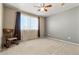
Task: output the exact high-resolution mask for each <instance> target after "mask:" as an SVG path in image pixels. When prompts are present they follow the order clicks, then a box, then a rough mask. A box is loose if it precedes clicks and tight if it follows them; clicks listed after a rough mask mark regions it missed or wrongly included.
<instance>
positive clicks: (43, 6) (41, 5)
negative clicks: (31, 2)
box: [34, 3, 64, 12]
mask: <svg viewBox="0 0 79 59" xmlns="http://www.w3.org/2000/svg"><path fill="white" fill-rule="evenodd" d="M61 6H62V7H63V6H64V3H61ZM34 7H37V8H39V9H38V11H45V12H47V11H48V8H49V7H52V5H51V4H48V5H46V4H45V3H42V4H40V6H34Z"/></svg>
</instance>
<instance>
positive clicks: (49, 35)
mask: <svg viewBox="0 0 79 59" xmlns="http://www.w3.org/2000/svg"><path fill="white" fill-rule="evenodd" d="M48 37H49V38H51V39H55V40H59V41H62V42H66V43H70V44H75V45H79V44H78V43H74V42H70V41H66V40H62V39H58V38H54V37H52V36H51V34H48Z"/></svg>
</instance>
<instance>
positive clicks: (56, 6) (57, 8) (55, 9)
mask: <svg viewBox="0 0 79 59" xmlns="http://www.w3.org/2000/svg"><path fill="white" fill-rule="evenodd" d="M46 4H49V3H46ZM50 4H51V5H52V7H50V8H48V11H47V12H41V11H38V8H36V7H34V6H39V5H40V3H6V4H5V5H7V6H12V7H16V8H18V9H20V10H22V11H25V12H28V13H32V14H35V15H39V16H44V17H47V16H50V15H54V14H57V13H60V12H63V11H66V10H68V9H71V8H74V7H77V6H78V5H79V4H78V3H65V5H64V7H61V4H60V3H50Z"/></svg>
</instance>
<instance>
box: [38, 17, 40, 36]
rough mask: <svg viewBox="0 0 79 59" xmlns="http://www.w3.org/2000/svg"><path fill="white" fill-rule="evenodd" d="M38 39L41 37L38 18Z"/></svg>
mask: <svg viewBox="0 0 79 59" xmlns="http://www.w3.org/2000/svg"><path fill="white" fill-rule="evenodd" d="M38 37H40V17H38Z"/></svg>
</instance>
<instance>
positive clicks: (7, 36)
mask: <svg viewBox="0 0 79 59" xmlns="http://www.w3.org/2000/svg"><path fill="white" fill-rule="evenodd" d="M13 35H14V30H13V29H3V38H4V39H3V46H5V47H7V48H8V47H10V46H11V44H18V42H17V37H14V36H13Z"/></svg>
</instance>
